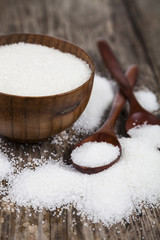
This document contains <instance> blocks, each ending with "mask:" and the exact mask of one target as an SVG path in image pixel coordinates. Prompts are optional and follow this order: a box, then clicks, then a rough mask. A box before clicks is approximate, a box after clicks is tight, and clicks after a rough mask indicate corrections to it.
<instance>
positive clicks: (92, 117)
mask: <svg viewBox="0 0 160 240" xmlns="http://www.w3.org/2000/svg"><path fill="white" fill-rule="evenodd" d="M113 96H114V91H113V84H112V82H111V81H108V79H107V78H105V77H101V76H99V75H98V74H95V78H94V83H93V89H92V95H91V97H90V100H89V103H88V105H87V107H86V109H85V110H84V112H83V114H82V115H81V117H80V118H79V119H78V120H77V121H76V122H75V123H74V125H73V129H75V130H76V131H81V132H83V131H85V132H89V131H93V130H94V129H95V128H97V127H98V126H99V125H100V123H101V119H102V116H103V114H104V111H105V110H106V109H107V108H108V107H109V106H110V104H111V102H112V100H113Z"/></svg>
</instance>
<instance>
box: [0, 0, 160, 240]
mask: <svg viewBox="0 0 160 240" xmlns="http://www.w3.org/2000/svg"><path fill="white" fill-rule="evenodd" d="M153 5H154V6H153ZM158 6H159V2H158V0H155V4H153V3H152V1H151V0H145V1H144V0H143V1H138V0H136V1H135V2H134V3H133V1H129V0H123V1H122V0H121V1H116V0H101V1H99V0H92V1H91V0H87V1H86V0H77V1H74V0H67V1H63V0H54V1H53V0H46V1H43V0H40V1H38V0H28V1H21V0H14V1H12V0H1V1H0V25H1V28H0V34H7V33H11V32H33V33H42V34H49V35H53V36H58V37H62V38H65V39H67V40H70V41H72V42H74V43H76V44H78V45H80V46H81V47H82V48H84V49H86V50H87V51H88V52H89V54H90V55H91V56H92V57H93V59H94V61H95V63H96V68H97V71H99V72H100V73H101V74H103V75H107V76H109V74H108V72H107V71H106V69H105V67H104V65H103V63H102V60H101V57H100V54H99V52H98V49H97V47H96V39H97V38H98V37H104V38H105V39H107V40H108V41H109V43H110V44H111V46H112V48H113V50H114V51H115V53H116V55H117V57H118V58H119V60H120V62H121V65H122V67H123V68H124V69H126V68H127V66H128V65H129V64H131V63H137V64H138V65H139V67H140V76H139V81H138V83H137V86H136V88H137V89H139V88H143V87H144V86H147V87H148V88H150V89H151V90H152V91H154V92H155V93H156V94H157V96H160V89H159V80H157V79H159V68H158V66H159V59H158V53H159V50H157V49H160V48H158V41H157V40H156V39H159V38H160V35H159V28H158V19H159V16H158ZM137 9H138V13H139V14H138V16H140V18H138V17H137ZM148 15H149V16H151V17H152V19H153V21H149V18H148ZM146 23H147V24H146ZM137 29H138V32H139V33H141V37H139V35H137ZM153 35H155V36H156V37H155V38H154V39H152V36H153ZM144 44H145V47H144ZM146 50H147V53H146ZM159 101H160V98H159ZM158 114H160V112H158ZM124 116H126V113H125V112H124V111H123V113H122V115H121V116H120V119H119V123H118V124H117V128H119V126H120V123H122V121H124V119H123V118H124ZM119 132H120V133H121V134H124V128H123V127H122V128H121V129H119ZM69 134H71V135H72V134H74V133H73V132H72V131H70V133H69ZM50 143H51V140H46V141H44V142H43V143H40V144H37V148H36V151H35V152H32V149H31V146H29V145H24V146H23V148H22V147H21V145H19V144H16V143H12V142H8V141H7V140H4V144H7V148H8V149H9V148H12V149H13V153H14V154H15V156H16V157H18V156H21V157H23V158H24V159H25V161H26V162H27V161H28V160H29V161H32V158H33V157H40V156H42V155H45V157H46V158H48V157H49V156H50V154H51V152H52V151H54V150H55V151H57V152H58V154H59V156H62V147H61V146H58V147H56V146H52V145H51V144H50ZM63 148H64V150H65V152H64V154H65V159H66V158H67V157H68V156H69V152H70V149H71V148H72V146H70V145H69V144H68V143H66V142H65V143H64V146H63ZM44 150H48V152H47V153H44ZM24 152H26V153H28V154H29V156H27V155H25V154H24ZM8 155H10V151H9V150H8ZM23 164H25V162H24V163H19V165H21V167H22V168H23ZM0 214H1V215H0V222H1V224H0V239H10V240H12V239H16V240H21V239H24V240H28V239H30V240H32V239H34V240H36V239H37V240H40V239H44V240H45V239H46V240H49V239H51V240H53V239H56V240H58V239H73V240H77V239H82V240H83V239H90V240H92V239H97V240H98V239H111V240H112V239H115V240H118V239H123V240H125V239H143V238H144V239H148V240H152V239H153V240H156V239H159V238H160V226H159V222H160V210H159V209H153V210H151V209H144V213H143V214H142V216H139V217H138V219H137V221H136V222H134V221H133V220H132V219H130V223H129V224H128V223H126V224H125V225H124V226H121V225H120V224H116V225H115V226H112V227H111V229H107V228H106V227H104V226H102V225H101V224H92V223H91V222H90V221H88V220H87V219H86V220H82V219H81V218H80V216H77V215H76V209H74V208H73V207H71V208H70V210H64V211H63V213H62V215H61V216H60V217H59V218H58V217H56V216H54V213H53V212H49V211H46V210H44V211H43V212H42V213H35V212H34V211H32V210H31V209H29V208H26V209H24V208H20V209H19V212H18V211H16V210H15V208H14V207H13V212H12V211H11V210H7V209H5V207H4V202H2V209H1V211H0ZM30 214H31V216H30ZM154 222H155V223H154ZM86 223H87V224H88V226H86ZM153 223H154V224H153Z"/></svg>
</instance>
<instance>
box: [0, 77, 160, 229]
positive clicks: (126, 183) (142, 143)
mask: <svg viewBox="0 0 160 240" xmlns="http://www.w3.org/2000/svg"><path fill="white" fill-rule="evenodd" d="M100 81H101V80H100ZM100 81H99V82H100ZM102 81H103V80H102ZM105 81H107V79H105ZM97 84H98V82H97ZM109 84H110V83H109ZM110 87H111V89H112V86H111V85H110ZM95 89H96V87H95ZM95 91H96V90H95ZM112 91H113V90H112ZM103 94H104V93H103ZM103 94H102V95H103ZM100 96H101V95H100V92H99V94H97V99H98V98H100ZM102 97H103V96H102ZM97 101H98V100H97ZM97 101H96V97H95V101H94V104H93V105H95V107H96V106H97V105H96V102H97ZM106 101H107V100H106ZM108 101H109V100H108ZM109 104H110V103H104V105H105V106H103V104H102V105H101V107H102V109H103V110H102V113H101V116H100V115H98V112H99V108H98V111H95V112H94V114H95V115H96V114H97V115H98V117H97V115H96V117H95V119H100V121H101V117H102V115H103V114H104V111H105V110H107V107H108V106H109ZM89 106H90V105H88V108H89ZM101 107H100V109H101ZM88 111H89V110H88ZM100 111H101V110H100ZM89 121H90V120H89ZM96 121H97V120H96ZM82 122H83V121H82ZM98 122H99V120H98V121H97V123H94V122H93V125H94V124H95V125H94V127H97V126H96V124H98ZM81 124H82V123H81ZM82 125H83V124H82ZM82 125H81V126H82ZM87 127H88V128H89V125H86V129H87ZM92 129H93V128H92ZM87 130H88V129H87ZM129 134H130V136H131V138H121V139H119V141H120V143H121V145H122V156H121V158H120V161H119V162H118V163H117V164H115V165H113V166H112V167H111V168H110V169H108V170H106V171H103V172H101V173H98V174H95V175H87V174H81V173H79V172H78V171H76V170H75V169H74V168H73V167H72V166H70V165H66V164H65V163H64V161H66V159H63V158H62V156H63V154H62V152H63V151H64V150H66V148H65V143H66V142H67V144H68V145H69V147H72V148H73V146H72V145H73V144H76V142H77V141H78V140H79V136H77V134H76V135H74V134H73V130H72V129H70V130H69V131H64V132H62V133H61V134H59V135H56V136H54V137H53V138H51V140H50V142H51V143H52V144H51V145H50V148H51V150H50V151H49V152H50V156H49V157H48V158H47V159H46V156H47V155H48V153H47V151H45V150H44V151H43V152H41V144H37V145H33V146H32V151H31V152H36V153H39V156H40V157H39V159H34V158H31V157H30V158H28V159H29V162H26V161H25V160H24V159H23V157H22V156H21V157H17V156H14V154H13V149H12V148H11V144H10V143H9V142H6V143H5V142H3V141H2V139H1V138H0V147H1V149H2V150H3V152H5V154H8V155H9V156H11V158H10V162H11V163H12V165H13V166H14V173H13V171H10V170H9V171H8V173H9V172H10V173H9V174H8V173H7V174H4V177H5V176H6V177H5V178H6V180H7V179H8V182H7V186H6V187H5V188H4V189H0V191H1V194H2V195H4V197H3V199H2V201H4V202H6V203H10V200H11V201H12V202H13V203H16V204H17V206H32V207H33V208H34V209H36V210H38V211H40V210H42V208H43V207H44V208H46V209H49V210H56V211H55V212H54V213H53V216H60V215H61V214H62V209H63V208H65V209H70V208H69V206H70V204H73V205H74V207H76V209H77V211H76V214H77V215H81V217H84V219H85V218H86V216H87V218H88V219H90V220H92V221H93V222H95V223H97V222H102V223H103V224H104V225H107V226H110V225H112V224H114V223H118V222H121V221H122V219H125V220H128V221H129V217H130V215H131V214H133V213H134V215H132V216H133V219H134V220H136V219H137V217H136V215H138V214H139V213H140V212H142V213H143V209H142V207H143V206H145V207H160V174H159V170H160V151H159V150H158V148H159V146H160V126H148V125H144V126H142V127H139V128H138V127H137V128H134V129H131V130H130V132H129ZM71 136H72V137H71ZM47 144H48V142H47ZM54 144H56V146H57V147H59V149H60V151H54ZM20 148H21V151H22V152H23V154H24V155H26V154H27V153H28V152H27V150H26V149H27V148H26V147H25V145H20ZM61 150H62V152H61ZM28 157H29V156H28ZM2 159H3V157H2ZM55 159H57V161H55ZM2 162H3V161H2ZM2 168H3V166H2V167H1V169H2ZM8 169H9V168H8ZM6 172H7V171H6ZM60 207H62V208H60ZM57 208H60V209H59V210H58V211H57ZM17 214H18V209H17ZM122 222H123V221H122ZM117 231H118V229H117Z"/></svg>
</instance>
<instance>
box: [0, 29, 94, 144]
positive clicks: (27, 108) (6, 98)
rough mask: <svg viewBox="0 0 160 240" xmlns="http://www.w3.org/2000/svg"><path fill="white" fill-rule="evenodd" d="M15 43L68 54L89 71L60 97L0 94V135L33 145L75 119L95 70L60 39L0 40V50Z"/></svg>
mask: <svg viewBox="0 0 160 240" xmlns="http://www.w3.org/2000/svg"><path fill="white" fill-rule="evenodd" d="M19 42H25V43H33V44H40V45H45V46H48V47H51V48H52V47H54V48H56V49H59V50H61V51H63V52H67V53H71V54H73V55H75V56H77V57H78V58H81V59H83V60H84V61H85V62H86V63H88V64H89V66H90V68H91V71H92V74H91V77H90V78H89V79H88V80H87V81H86V82H85V83H84V84H83V85H81V86H80V87H78V88H76V89H74V90H71V91H68V92H65V93H62V94H57V95H52V96H40V97H24V96H16V95H11V94H5V93H2V92H0V134H2V135H4V136H6V137H7V138H9V139H12V140H15V141H18V142H37V141H39V140H42V139H45V138H48V137H50V136H52V135H54V134H56V133H59V132H61V131H63V130H65V129H67V128H68V127H70V126H71V125H72V124H73V123H74V122H75V121H76V120H77V119H78V118H79V116H80V115H81V113H82V112H83V111H84V109H85V107H86V105H87V103H88V100H89V98H90V94H91V90H92V85H93V78H94V72H95V67H94V64H93V61H92V59H91V58H90V57H89V56H88V54H87V53H86V52H85V51H84V50H82V49H81V48H80V47H78V46H76V45H74V44H73V43H70V42H67V41H64V40H62V39H57V38H53V37H49V36H43V35H37V34H12V35H6V36H0V46H2V45H6V44H12V43H19ZM15 81H16V79H15Z"/></svg>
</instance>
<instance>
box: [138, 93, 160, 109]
mask: <svg viewBox="0 0 160 240" xmlns="http://www.w3.org/2000/svg"><path fill="white" fill-rule="evenodd" d="M135 96H136V98H137V100H138V101H139V102H140V104H141V105H142V107H144V108H145V109H146V110H148V111H149V112H152V111H156V110H158V109H159V104H158V102H157V99H156V96H155V94H154V93H153V92H151V91H150V90H148V89H144V90H139V91H137V92H135Z"/></svg>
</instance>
